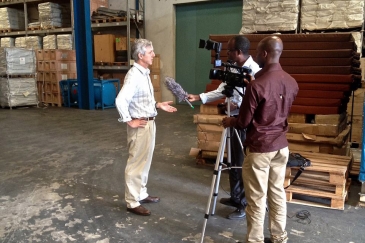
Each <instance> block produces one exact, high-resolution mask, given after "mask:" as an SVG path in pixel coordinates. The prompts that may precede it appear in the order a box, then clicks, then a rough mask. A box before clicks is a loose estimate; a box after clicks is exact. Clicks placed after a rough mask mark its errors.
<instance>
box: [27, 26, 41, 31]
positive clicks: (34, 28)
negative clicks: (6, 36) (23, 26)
mask: <svg viewBox="0 0 365 243" xmlns="http://www.w3.org/2000/svg"><path fill="white" fill-rule="evenodd" d="M40 29H41V26H40V25H38V26H31V27H28V28H27V30H40Z"/></svg>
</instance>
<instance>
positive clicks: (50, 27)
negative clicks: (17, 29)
mask: <svg viewBox="0 0 365 243" xmlns="http://www.w3.org/2000/svg"><path fill="white" fill-rule="evenodd" d="M62 28H64V27H57V26H41V28H40V29H42V30H56V29H62Z"/></svg>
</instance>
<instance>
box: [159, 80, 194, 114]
mask: <svg viewBox="0 0 365 243" xmlns="http://www.w3.org/2000/svg"><path fill="white" fill-rule="evenodd" d="M165 85H166V87H167V88H168V89H169V90H170V91H171V92H172V94H173V95H175V97H176V98H177V99H178V100H179V102H181V101H183V100H184V101H186V102H187V103H188V104H189V105H190V107H191V108H193V109H194V106H193V105H192V104H191V103H190V102H189V100H188V93H187V92H186V91H185V90H184V89H183V88H182V87H181V85H180V84H178V83H176V81H175V79H173V78H171V77H166V78H165Z"/></svg>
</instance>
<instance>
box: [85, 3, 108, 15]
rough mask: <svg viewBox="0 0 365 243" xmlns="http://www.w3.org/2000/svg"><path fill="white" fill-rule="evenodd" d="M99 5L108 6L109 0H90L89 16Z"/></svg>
mask: <svg viewBox="0 0 365 243" xmlns="http://www.w3.org/2000/svg"><path fill="white" fill-rule="evenodd" d="M100 7H106V8H109V1H108V0H90V16H91V15H92V13H93V12H94V11H95V12H96V10H98V8H100Z"/></svg>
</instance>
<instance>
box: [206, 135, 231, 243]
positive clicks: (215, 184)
mask: <svg viewBox="0 0 365 243" xmlns="http://www.w3.org/2000/svg"><path fill="white" fill-rule="evenodd" d="M226 137H227V129H224V130H223V132H222V136H221V142H220V146H219V150H218V156H217V159H216V161H215V166H214V172H213V178H212V183H211V186H210V193H209V198H208V202H207V206H206V208H205V215H204V223H203V230H202V235H201V238H200V242H201V243H203V241H204V234H205V228H206V226H207V221H208V218H209V211H210V202H211V201H212V197H213V192H214V191H215V192H214V197H215V199H216V197H217V194H218V186H219V177H218V180H216V178H217V176H220V172H221V169H222V161H223V157H224V148H225V146H226Z"/></svg>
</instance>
